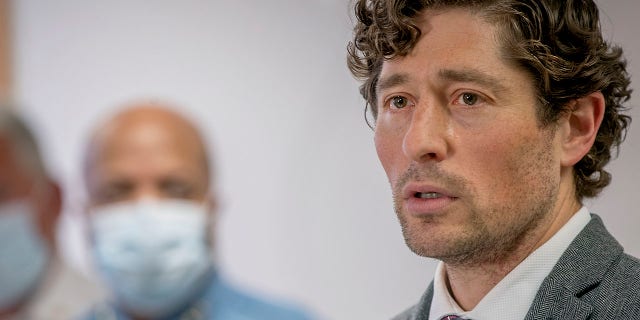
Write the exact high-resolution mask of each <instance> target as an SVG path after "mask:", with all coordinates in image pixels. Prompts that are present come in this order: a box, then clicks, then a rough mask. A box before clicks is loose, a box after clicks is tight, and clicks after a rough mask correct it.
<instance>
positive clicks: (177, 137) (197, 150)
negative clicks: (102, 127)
mask: <svg viewBox="0 0 640 320" xmlns="http://www.w3.org/2000/svg"><path fill="white" fill-rule="evenodd" d="M98 140H99V141H98V142H97V145H96V147H95V148H94V150H96V154H95V155H93V159H94V160H93V162H94V165H93V169H94V170H95V171H97V172H95V173H97V174H99V175H113V174H118V175H136V174H142V173H147V174H154V175H164V174H181V175H192V176H202V175H203V174H202V173H203V171H205V170H206V166H205V163H204V161H205V160H204V158H205V156H204V154H203V147H202V146H201V145H200V141H199V139H197V137H194V136H193V134H192V133H190V132H187V131H186V130H181V128H179V127H178V128H173V127H167V126H165V125H161V124H158V123H154V122H147V123H140V124H136V125H135V126H130V127H127V128H114V129H113V130H110V132H107V133H105V134H104V136H103V137H101V138H100V139H98Z"/></svg>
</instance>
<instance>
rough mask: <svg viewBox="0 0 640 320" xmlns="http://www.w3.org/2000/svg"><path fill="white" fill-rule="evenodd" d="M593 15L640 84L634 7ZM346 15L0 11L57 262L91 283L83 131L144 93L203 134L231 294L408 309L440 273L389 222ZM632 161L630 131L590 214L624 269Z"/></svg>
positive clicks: (634, 174)
mask: <svg viewBox="0 0 640 320" xmlns="http://www.w3.org/2000/svg"><path fill="white" fill-rule="evenodd" d="M598 3H599V4H600V6H601V9H602V14H603V15H602V23H603V27H604V29H605V30H606V34H607V38H608V39H610V40H611V41H613V42H615V43H618V44H620V45H621V46H622V47H623V48H624V50H625V52H626V55H627V58H628V60H629V71H630V73H631V74H632V75H633V76H634V78H633V82H634V83H636V84H637V83H640V38H639V37H638V35H637V33H638V30H640V20H639V19H637V15H638V13H640V2H637V1H635V0H606V1H605V0H601V1H598ZM350 5H351V4H350V3H349V2H348V1H347V0H344V1H340V0H305V1H300V0H272V1H229V0H228V1H204V0H183V1H168V0H156V1H140V0H127V1H125V0H111V1H100V2H97V1H92V2H88V1H79V0H77V1H75V0H59V1H44V0H19V1H10V0H0V19H1V21H0V24H1V26H0V32H1V33H2V36H1V37H0V71H1V72H0V94H2V96H3V97H5V98H7V99H9V100H12V101H15V102H17V104H18V105H19V106H20V110H19V111H20V112H21V113H23V114H24V115H26V117H27V118H28V120H29V123H30V124H31V125H32V127H34V129H35V131H36V133H37V134H38V136H39V139H40V141H41V144H42V149H43V152H44V155H45V159H46V160H47V162H48V165H49V169H50V171H51V172H52V173H53V175H54V176H55V177H56V178H57V179H58V180H59V181H60V182H62V183H63V186H64V187H65V191H66V193H65V200H66V201H65V210H64V219H63V220H62V223H61V224H60V226H59V228H60V231H61V233H60V235H61V236H60V239H59V240H60V243H61V245H62V248H63V253H64V256H65V258H66V259H67V260H68V262H69V263H70V264H72V265H73V266H74V267H75V268H77V269H78V270H79V271H81V272H83V273H85V274H86V275H88V276H93V272H92V270H91V267H90V265H89V264H88V263H87V259H86V252H85V250H86V248H85V247H84V242H83V240H82V232H83V231H82V228H81V227H80V225H81V224H80V223H79V221H80V217H81V215H82V211H83V206H84V199H85V195H84V193H83V186H82V183H81V172H80V168H81V158H82V153H83V150H84V148H85V144H86V143H87V134H88V133H89V132H90V130H91V129H92V128H93V127H94V126H95V125H96V124H97V123H98V122H99V121H100V120H101V119H104V118H105V117H107V116H109V115H110V114H112V113H114V112H115V111H116V109H114V108H115V107H117V106H119V105H121V104H122V103H125V102H128V101H131V100H133V99H140V98H149V97H152V98H156V99H159V100H164V101H169V102H172V103H173V104H175V105H178V106H181V107H183V109H181V110H180V111H182V112H183V113H184V114H185V115H187V116H188V117H190V118H191V119H193V120H194V121H195V122H196V123H197V124H198V125H199V126H200V128H201V130H202V131H203V133H204V135H205V136H206V137H208V143H209V146H210V148H211V149H212V151H213V158H214V159H215V167H216V172H217V174H216V182H215V184H216V186H217V190H218V192H219V196H220V198H221V201H222V208H221V209H222V210H221V212H220V219H219V223H218V226H217V228H218V229H217V230H218V234H217V252H216V254H217V257H218V260H219V264H220V265H221V269H222V270H223V273H225V274H226V275H227V276H228V277H230V278H231V279H232V280H233V282H235V283H237V284H240V285H241V286H242V287H244V288H248V289H253V290H255V291H258V292H261V293H264V294H270V295H274V296H276V297H283V298H292V299H293V300H294V301H297V302H300V303H302V304H304V305H306V306H307V307H308V308H309V309H310V310H312V311H314V312H315V313H316V314H318V315H320V316H322V317H323V318H325V319H342V320H353V319H388V318H390V317H391V316H392V315H394V314H396V313H398V312H399V311H401V310H402V309H404V308H405V307H407V306H409V305H411V304H413V303H414V302H415V301H417V299H418V297H419V296H420V295H421V293H422V291H423V290H424V289H425V288H426V286H427V284H428V282H429V281H430V280H431V277H432V273H433V270H434V268H435V262H434V261H432V260H428V259H423V258H419V257H417V256H415V255H414V254H412V253H411V252H410V251H409V250H408V249H407V248H406V246H405V245H404V242H403V240H402V236H401V233H400V227H399V225H398V223H397V221H396V218H395V214H394V213H393V210H392V204H391V197H390V190H389V187H388V184H387V182H386V176H385V175H384V172H383V170H382V168H381V166H380V165H379V163H378V160H377V157H376V154H375V150H374V147H373V140H372V137H373V133H372V131H371V130H370V129H369V128H368V127H367V125H366V123H365V121H364V116H363V108H364V102H363V100H362V99H361V97H360V96H359V94H358V83H357V82H356V81H355V80H353V78H352V77H351V75H350V74H349V72H348V70H347V68H346V64H345V52H346V45H347V42H348V41H349V40H350V37H351V25H352V22H351V17H350V16H351V7H350ZM636 88H639V89H638V90H640V87H638V86H637V85H636ZM638 90H636V92H639V93H640V91H638ZM639 104H640V98H639V97H638V95H636V96H635V97H634V98H633V100H632V101H630V103H629V105H630V106H638V105H639ZM630 114H631V115H632V117H633V118H636V119H640V109H638V108H636V109H632V110H631V111H630ZM637 121H638V120H636V122H637ZM638 161H640V131H639V130H638V129H637V124H636V123H633V125H632V127H631V131H630V132H629V135H628V137H627V141H626V143H625V144H624V145H623V147H622V149H621V152H620V157H619V158H618V159H617V160H615V161H613V162H612V163H611V165H610V166H609V169H610V171H611V172H612V174H613V183H612V185H611V186H609V187H608V188H607V189H606V190H605V192H604V193H603V194H602V195H601V196H600V197H599V198H597V199H595V200H593V201H590V202H588V203H587V204H588V206H589V207H590V208H591V210H592V211H593V212H597V213H599V214H600V215H601V216H603V218H604V221H605V224H606V225H607V226H608V227H609V230H610V231H611V232H612V233H613V234H614V235H615V236H616V237H617V238H618V240H619V241H620V242H622V244H623V245H624V246H625V248H626V250H627V251H628V252H629V253H631V254H633V255H635V256H640V235H639V234H638V228H639V227H640V213H639V212H638V208H640V190H639V189H640V188H639V183H638V182H639V181H640V170H638V165H637V163H638Z"/></svg>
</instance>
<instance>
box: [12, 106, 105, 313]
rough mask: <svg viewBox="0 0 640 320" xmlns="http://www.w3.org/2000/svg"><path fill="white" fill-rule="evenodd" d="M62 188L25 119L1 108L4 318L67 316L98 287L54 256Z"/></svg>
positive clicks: (74, 311)
mask: <svg viewBox="0 0 640 320" xmlns="http://www.w3.org/2000/svg"><path fill="white" fill-rule="evenodd" d="M60 208H61V197H60V189H59V187H58V185H57V184H56V183H55V182H54V181H53V180H51V179H50V178H49V176H48V174H47V172H46V170H45V167H44V164H43V161H42V158H41V157H40V153H39V151H38V146H37V144H36V140H35V137H34V136H33V134H32V133H31V131H30V130H29V129H28V128H27V126H26V125H25V123H24V122H23V121H22V120H21V119H20V118H19V117H18V116H17V115H16V114H15V113H13V112H12V111H9V109H8V108H4V107H2V108H0V319H69V318H70V317H71V316H72V315H73V314H76V313H77V312H78V311H79V310H81V309H82V308H86V305H84V304H85V303H86V304H90V303H91V302H92V301H91V300H93V299H95V300H97V298H98V296H99V291H98V290H96V288H95V287H94V288H92V287H91V286H89V285H88V284H89V283H88V282H87V281H86V280H84V279H82V278H81V277H79V276H77V275H75V274H74V273H72V272H70V270H69V269H68V268H65V267H64V266H63V264H62V263H61V262H60V261H59V259H58V258H56V245H55V233H56V232H55V230H56V221H57V219H58V216H59V213H60Z"/></svg>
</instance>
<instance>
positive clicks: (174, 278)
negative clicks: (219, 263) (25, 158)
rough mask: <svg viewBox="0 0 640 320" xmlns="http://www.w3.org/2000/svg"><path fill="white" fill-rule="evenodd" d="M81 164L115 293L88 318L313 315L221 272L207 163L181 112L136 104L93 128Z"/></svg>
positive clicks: (95, 237) (104, 268) (227, 319)
mask: <svg viewBox="0 0 640 320" xmlns="http://www.w3.org/2000/svg"><path fill="white" fill-rule="evenodd" d="M85 163H86V165H85V181H86V185H87V188H88V191H89V192H88V193H89V200H90V201H89V202H90V203H89V207H90V208H89V221H90V228H89V229H90V230H91V238H92V241H93V245H92V247H93V254H94V256H95V263H96V265H97V266H98V268H99V270H100V273H101V274H102V276H103V278H104V279H105V280H106V282H107V284H108V286H109V288H110V289H111V291H112V292H113V294H114V298H115V302H114V303H113V304H105V305H102V306H99V307H98V308H96V309H94V310H93V311H92V314H91V315H90V317H89V318H90V319H224V320H234V319H238V320H240V319H243V320H244V319H247V320H248V319H285V320H286V319H292V320H293V319H307V316H306V315H304V314H303V313H301V312H300V311H297V310H295V309H293V308H290V307H285V306H282V305H277V304H272V303H270V302H266V301H262V300H259V299H257V298H254V297H251V296H249V295H246V294H244V293H242V292H239V291H237V290H235V289H233V288H231V287H229V285H228V284H226V283H225V282H224V281H223V280H222V279H220V276H219V274H218V273H217V272H216V271H215V268H214V265H213V260H212V256H211V235H210V231H211V225H212V224H213V219H214V217H215V215H214V213H215V209H216V199H215V197H214V195H213V193H212V192H211V188H210V181H209V177H210V173H211V168H210V166H209V158H208V154H207V151H206V148H205V145H204V142H203V140H202V138H201V136H200V134H199V133H198V131H197V130H196V129H195V127H194V126H193V125H192V124H191V123H190V122H189V121H187V120H186V119H185V118H183V117H181V116H180V115H178V114H176V113H175V112H173V111H171V110H169V109H167V108H164V107H161V106H158V105H152V104H145V103H141V104H136V105H133V106H131V107H130V108H127V109H126V110H124V111H122V112H120V113H119V114H117V115H115V116H114V117H113V118H111V119H109V120H108V121H107V122H106V123H105V124H103V125H102V126H100V127H99V128H98V129H97V130H96V132H95V133H94V134H93V137H92V139H91V142H90V145H89V148H88V152H87V155H86V161H85Z"/></svg>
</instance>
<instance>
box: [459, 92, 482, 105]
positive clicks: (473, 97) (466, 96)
mask: <svg viewBox="0 0 640 320" xmlns="http://www.w3.org/2000/svg"><path fill="white" fill-rule="evenodd" d="M479 99H480V98H479V97H478V95H477V94H475V93H471V92H465V93H463V94H461V95H460V97H459V98H458V102H459V103H461V104H465V105H468V106H473V105H475V104H476V103H478V100H479Z"/></svg>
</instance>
